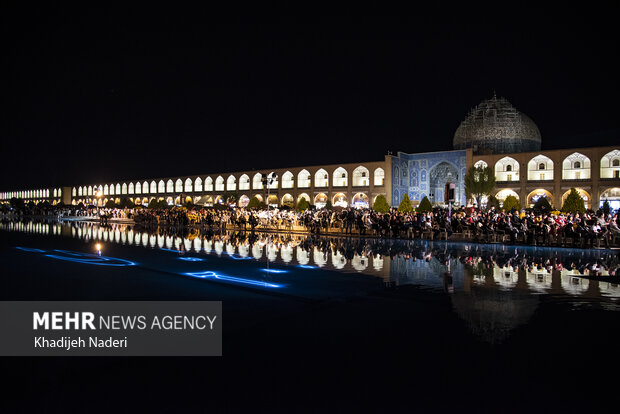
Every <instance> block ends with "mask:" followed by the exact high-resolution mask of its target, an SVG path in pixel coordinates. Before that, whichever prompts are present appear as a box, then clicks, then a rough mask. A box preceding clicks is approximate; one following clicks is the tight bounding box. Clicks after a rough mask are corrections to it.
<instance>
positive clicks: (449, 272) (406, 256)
mask: <svg viewBox="0 0 620 414" xmlns="http://www.w3.org/2000/svg"><path fill="white" fill-rule="evenodd" d="M0 230H5V231H18V232H26V233H35V234H41V235H51V236H70V237H74V238H78V239H81V240H83V241H85V242H104V243H105V242H108V243H119V244H122V245H132V246H142V247H145V248H151V249H167V250H175V251H179V252H187V253H195V254H215V255H217V256H222V257H225V258H230V259H258V260H260V259H262V260H269V261H270V262H274V263H280V264H284V265H292V266H302V267H304V268H308V267H316V268H320V269H326V270H332V271H339V272H356V273H363V274H366V275H371V276H374V277H379V278H381V279H382V280H383V281H384V282H385V285H386V287H388V288H393V287H399V286H404V285H417V286H420V287H423V288H427V289H431V290H434V291H444V292H447V293H449V294H450V297H451V301H452V308H453V310H454V311H455V312H456V313H457V314H458V315H459V317H461V318H462V319H463V320H464V321H465V323H466V324H467V325H468V327H469V328H470V330H471V331H472V332H473V333H475V334H476V335H478V336H479V337H480V338H481V339H483V340H485V341H487V342H492V343H497V342H501V341H503V340H505V339H506V338H507V337H508V336H509V333H510V332H511V331H512V330H513V329H514V328H515V327H517V326H519V325H522V324H525V323H527V322H528V320H529V319H530V318H531V317H532V315H533V314H534V312H535V311H536V310H537V308H538V307H539V305H540V303H541V302H543V301H544V302H545V303H549V302H554V301H555V302H561V303H562V304H569V305H571V306H572V307H573V308H575V309H582V308H583V307H584V306H590V307H596V308H597V309H603V310H609V311H617V310H619V309H620V306H619V303H620V301H619V298H620V287H619V286H618V284H617V283H612V282H610V281H606V280H605V278H606V277H610V276H611V277H610V279H611V280H616V277H617V276H618V275H619V273H620V272H619V270H618V269H619V266H620V263H619V260H618V254H617V252H615V251H612V250H592V249H591V250H581V249H557V248H556V249H553V248H545V247H523V246H504V245H501V244H493V245H488V244H466V243H449V242H445V241H443V242H441V241H438V242H429V241H423V240H415V241H407V240H393V239H362V238H334V237H320V238H315V237H312V236H309V235H306V234H303V235H295V234H276V233H256V234H253V233H250V232H221V233H214V232H212V231H208V232H201V231H199V230H196V229H192V230H186V231H180V230H176V229H174V228H162V227H159V228H156V229H154V230H153V229H148V230H147V229H140V228H138V227H135V226H132V225H125V224H112V225H109V226H99V225H97V224H94V223H86V222H71V223H65V222H56V221H49V222H2V223H0ZM589 277H596V279H589Z"/></svg>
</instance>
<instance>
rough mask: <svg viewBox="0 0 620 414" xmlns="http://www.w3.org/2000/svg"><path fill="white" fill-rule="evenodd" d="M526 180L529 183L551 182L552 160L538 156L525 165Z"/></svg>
mask: <svg viewBox="0 0 620 414" xmlns="http://www.w3.org/2000/svg"><path fill="white" fill-rule="evenodd" d="M527 179H528V180H531V181H548V180H553V160H552V159H551V158H549V157H547V156H545V155H542V154H539V155H537V156H535V157H534V158H532V159H531V160H530V161H529V163H528V164H527Z"/></svg>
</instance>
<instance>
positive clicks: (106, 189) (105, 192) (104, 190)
mask: <svg viewBox="0 0 620 414" xmlns="http://www.w3.org/2000/svg"><path fill="white" fill-rule="evenodd" d="M108 188H109V187H108V185H107V184H106V185H104V186H103V195H108V194H109V190H108Z"/></svg>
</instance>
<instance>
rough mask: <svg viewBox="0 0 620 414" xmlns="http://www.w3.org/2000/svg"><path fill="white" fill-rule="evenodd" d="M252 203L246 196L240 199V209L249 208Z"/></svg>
mask: <svg viewBox="0 0 620 414" xmlns="http://www.w3.org/2000/svg"><path fill="white" fill-rule="evenodd" d="M249 203H250V197H248V196H246V195H245V194H244V195H242V196H241V197H239V207H247V206H248V204H249Z"/></svg>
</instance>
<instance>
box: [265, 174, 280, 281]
mask: <svg viewBox="0 0 620 414" xmlns="http://www.w3.org/2000/svg"><path fill="white" fill-rule="evenodd" d="M276 178H278V174H277V173H275V172H272V173H271V174H268V175H267V174H261V179H262V182H263V185H266V186H267V220H268V222H269V223H270V224H271V218H270V217H269V196H270V194H271V191H270V190H271V184H273V182H274V181H275V180H276ZM265 259H267V269H269V238H267V244H266V245H265Z"/></svg>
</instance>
